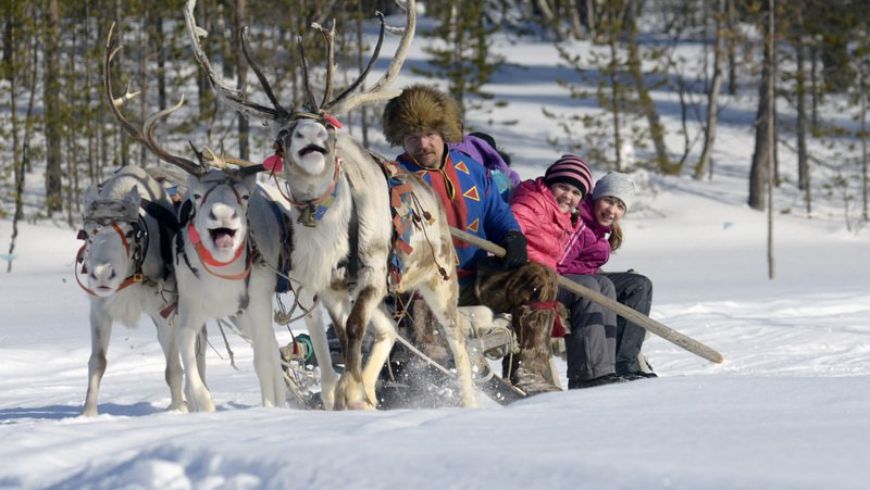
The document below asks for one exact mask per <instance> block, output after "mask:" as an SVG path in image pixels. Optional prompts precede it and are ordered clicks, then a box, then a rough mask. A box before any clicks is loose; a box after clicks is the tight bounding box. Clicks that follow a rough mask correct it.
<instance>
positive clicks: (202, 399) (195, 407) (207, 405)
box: [187, 392, 214, 412]
mask: <svg viewBox="0 0 870 490" xmlns="http://www.w3.org/2000/svg"><path fill="white" fill-rule="evenodd" d="M187 408H188V410H190V411H191V412H214V402H213V401H212V400H211V395H210V394H209V393H208V392H206V393H198V394H196V395H194V394H193V393H189V394H188V395H187Z"/></svg>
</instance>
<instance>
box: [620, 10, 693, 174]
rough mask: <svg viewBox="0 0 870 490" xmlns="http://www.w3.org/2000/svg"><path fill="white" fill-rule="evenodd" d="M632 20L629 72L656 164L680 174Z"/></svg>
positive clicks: (631, 17) (662, 169)
mask: <svg viewBox="0 0 870 490" xmlns="http://www.w3.org/2000/svg"><path fill="white" fill-rule="evenodd" d="M633 4H634V2H633V0H628V1H627V2H626V5H627V7H628V11H633ZM628 18H630V19H631V20H630V24H629V25H628V32H629V42H628V71H629V73H631V77H632V79H633V80H634V86H635V89H636V90H637V97H638V104H639V105H640V108H641V110H642V111H643V114H644V116H645V117H646V120H647V124H648V125H649V132H650V138H651V139H652V141H653V147H654V148H655V152H656V164H657V166H658V168H659V170H661V171H662V173H664V174H666V175H674V174H677V173H679V171H680V167H679V166H678V165H674V164H673V163H672V162H671V158H670V157H669V156H668V148H667V146H666V145H665V128H664V126H662V123H661V120H660V118H659V113H658V109H657V108H656V105H655V102H654V101H653V100H652V97H651V96H650V94H649V89H648V88H647V86H646V80H645V79H644V74H643V70H642V67H641V61H640V53H639V52H638V51H639V50H638V44H637V23H636V22H634V20H633V19H634V16H633V15H632V16H630V17H628Z"/></svg>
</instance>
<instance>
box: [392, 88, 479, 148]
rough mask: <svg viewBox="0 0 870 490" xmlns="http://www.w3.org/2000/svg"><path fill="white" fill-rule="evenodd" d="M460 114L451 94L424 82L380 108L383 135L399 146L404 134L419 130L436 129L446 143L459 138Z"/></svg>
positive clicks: (454, 141)
mask: <svg viewBox="0 0 870 490" xmlns="http://www.w3.org/2000/svg"><path fill="white" fill-rule="evenodd" d="M461 120H462V116H461V114H460V112H459V105H458V104H457V103H456V101H455V100H453V97H450V96H449V95H446V94H444V93H442V92H440V91H439V90H438V89H436V88H434V87H430V86H427V85H412V86H410V87H408V88H406V89H405V90H403V91H402V94H401V95H399V96H398V97H395V98H393V99H391V100H390V101H389V102H387V107H386V108H384V118H383V125H384V136H386V137H387V141H388V142H389V143H390V144H392V145H395V146H402V145H403V143H404V141H405V136H406V135H408V134H409V133H416V132H420V131H437V132H438V133H439V134H441V137H442V138H444V141H445V142H446V143H458V142H460V141H462V124H461Z"/></svg>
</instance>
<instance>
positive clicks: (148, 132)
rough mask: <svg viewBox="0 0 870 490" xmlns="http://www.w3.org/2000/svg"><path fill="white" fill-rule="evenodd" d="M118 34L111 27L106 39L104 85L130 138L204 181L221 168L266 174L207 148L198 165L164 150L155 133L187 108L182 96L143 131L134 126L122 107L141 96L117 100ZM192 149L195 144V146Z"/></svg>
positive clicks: (131, 94)
mask: <svg viewBox="0 0 870 490" xmlns="http://www.w3.org/2000/svg"><path fill="white" fill-rule="evenodd" d="M114 32H115V23H114V22H113V23H112V25H111V26H110V27H109V34H108V37H107V38H106V57H105V61H104V64H103V85H104V88H105V90H106V96H107V97H108V99H109V106H110V107H111V109H112V114H114V116H115V119H117V120H118V122H119V123H120V124H121V126H122V127H123V128H124V129H125V130H126V131H127V133H129V134H130V136H131V137H133V139H135V140H136V141H138V142H140V143H142V144H143V145H145V148H147V149H148V150H149V151H151V153H153V154H154V155H156V156H157V157H158V158H160V159H161V160H163V161H164V162H166V163H169V164H171V165H175V166H176V167H179V168H181V169H182V170H184V171H185V172H187V173H189V174H191V175H195V176H197V177H201V176H203V175H205V174H206V172H208V169H209V166H212V167H215V168H219V169H221V170H224V171H225V172H231V173H237V174H241V175H247V174H251V173H256V172H259V171H261V170H263V166H262V165H258V164H255V163H253V162H249V161H246V160H241V159H238V158H228V157H218V156H217V155H215V154H214V153H213V152H212V151H211V150H209V149H208V148H206V151H205V152H200V151H197V150H196V148H194V153H195V154H196V156H197V159H198V161H199V163H197V162H194V161H193V160H189V159H187V158H184V157H182V156H178V155H175V154H173V153H170V152H169V151H168V150H166V149H165V148H163V146H162V145H161V144H160V143H158V142H157V140H156V139H155V136H154V133H155V131H156V125H157V122H158V121H160V120H161V119H164V118H166V117H169V115H170V114H172V113H173V112H175V111H177V110H178V109H180V108H181V106H183V105H184V96H183V95H182V96H181V99H179V101H178V103H177V104H175V105H174V106H172V107H167V108H166V109H163V110H162V111H159V112H157V113H156V114H152V115H151V116H148V118H146V119H145V123H144V124H143V126H142V130H140V129H139V128H137V127H136V126H134V125H133V124H132V123H131V122H130V121H128V120H127V118H126V117H125V116H124V114H123V113H122V112H121V109H120V107H121V106H122V105H124V104H125V103H126V102H127V101H129V100H131V99H133V98H134V97H136V96H137V95H139V92H138V91H136V92H130V87H129V86H128V87H127V89H126V91H125V93H124V95H123V96H121V97H117V98H116V97H115V95H114V94H113V92H112V75H111V73H112V70H111V65H112V60H113V59H114V57H115V55H116V54H117V53H118V51H120V50H121V47H122V46H121V45H119V44H118V42H117V40H116V39H115V37H114ZM191 146H193V144H192V143H191ZM228 164H230V165H236V166H238V167H240V168H239V169H238V170H233V169H232V168H230V167H228Z"/></svg>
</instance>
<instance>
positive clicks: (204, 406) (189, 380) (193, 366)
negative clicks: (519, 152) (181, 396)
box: [175, 303, 214, 412]
mask: <svg viewBox="0 0 870 490" xmlns="http://www.w3.org/2000/svg"><path fill="white" fill-rule="evenodd" d="M175 321H177V322H178V327H177V328H178V330H177V332H176V339H177V344H178V352H179V354H180V355H181V364H182V366H184V373H185V381H186V384H185V387H184V393H185V395H186V396H187V408H188V409H190V411H192V412H214V402H213V401H212V399H211V393H210V392H209V391H208V387H207V386H205V382H204V381H203V379H202V377H201V376H200V372H199V366H198V365H197V353H196V338H197V334H198V333H199V332H201V331H202V329H201V328H200V327H201V325H202V324H203V323H204V322H205V318H202V317H201V315H194V314H193V312H191V311H190V308H188V307H186V306H185V304H184V303H179V305H178V315H177V316H176V318H175ZM202 349H203V350H204V349H205V347H204V346H203V347H202Z"/></svg>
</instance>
